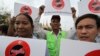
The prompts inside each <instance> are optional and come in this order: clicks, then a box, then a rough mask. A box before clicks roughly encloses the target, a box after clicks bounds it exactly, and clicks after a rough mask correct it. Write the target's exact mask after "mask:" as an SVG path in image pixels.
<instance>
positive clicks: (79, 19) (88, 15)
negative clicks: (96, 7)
mask: <svg viewBox="0 0 100 56" xmlns="http://www.w3.org/2000/svg"><path fill="white" fill-rule="evenodd" d="M85 18H91V19H93V20H95V21H96V26H97V28H100V17H99V16H98V15H95V14H84V15H82V16H80V17H78V19H77V20H76V22H75V28H77V24H78V23H79V22H80V21H81V20H83V19H85Z"/></svg>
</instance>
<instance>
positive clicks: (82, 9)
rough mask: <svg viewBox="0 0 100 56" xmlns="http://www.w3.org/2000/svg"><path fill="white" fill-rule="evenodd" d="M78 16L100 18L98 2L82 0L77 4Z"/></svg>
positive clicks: (97, 0) (95, 0)
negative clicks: (93, 15) (87, 15)
mask: <svg viewBox="0 0 100 56" xmlns="http://www.w3.org/2000/svg"><path fill="white" fill-rule="evenodd" d="M78 8H79V16H81V15H83V14H87V13H92V14H97V15H99V16H100V0H82V1H80V2H79V3H78Z"/></svg>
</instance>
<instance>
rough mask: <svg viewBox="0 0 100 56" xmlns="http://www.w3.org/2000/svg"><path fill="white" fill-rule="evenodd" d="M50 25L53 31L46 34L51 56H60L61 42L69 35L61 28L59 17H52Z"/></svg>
mask: <svg viewBox="0 0 100 56" xmlns="http://www.w3.org/2000/svg"><path fill="white" fill-rule="evenodd" d="M50 25H51V28H52V31H48V32H47V33H46V37H47V48H48V52H49V56H59V51H60V41H61V39H62V38H65V37H66V34H67V33H66V32H65V31H62V30H61V28H60V25H61V24H60V16H59V15H53V16H52V18H51V23H50Z"/></svg>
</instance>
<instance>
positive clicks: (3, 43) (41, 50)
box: [0, 36, 46, 56]
mask: <svg viewBox="0 0 100 56" xmlns="http://www.w3.org/2000/svg"><path fill="white" fill-rule="evenodd" d="M24 42H25V43H27V45H26V44H25V43H24ZM16 45H21V46H23V49H22V50H20V49H19V51H13V50H14V49H13V47H15V46H16ZM11 50H12V51H11ZM23 50H24V53H25V56H28V54H29V52H30V54H29V56H45V51H46V41H45V40H38V39H29V38H18V37H7V36H0V56H6V55H7V54H8V53H9V52H12V53H13V52H16V53H17V54H18V53H23V52H22V51H23ZM8 56H10V55H9V54H8Z"/></svg>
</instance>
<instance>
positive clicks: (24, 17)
mask: <svg viewBox="0 0 100 56" xmlns="http://www.w3.org/2000/svg"><path fill="white" fill-rule="evenodd" d="M16 21H29V20H28V18H27V17H26V16H25V15H18V16H17V17H16Z"/></svg>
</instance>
